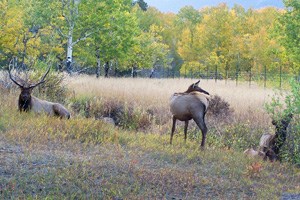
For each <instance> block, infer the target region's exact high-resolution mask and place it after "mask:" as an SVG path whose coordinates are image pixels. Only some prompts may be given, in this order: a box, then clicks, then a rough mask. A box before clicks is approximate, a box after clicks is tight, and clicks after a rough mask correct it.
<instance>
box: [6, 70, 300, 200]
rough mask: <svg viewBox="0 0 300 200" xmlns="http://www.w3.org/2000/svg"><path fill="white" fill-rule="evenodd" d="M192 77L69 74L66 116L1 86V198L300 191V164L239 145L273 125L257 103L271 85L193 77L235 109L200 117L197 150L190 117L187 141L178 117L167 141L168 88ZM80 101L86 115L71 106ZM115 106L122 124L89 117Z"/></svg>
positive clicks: (254, 195) (273, 195)
mask: <svg viewBox="0 0 300 200" xmlns="http://www.w3.org/2000/svg"><path fill="white" fill-rule="evenodd" d="M195 81H196V80H191V79H167V80H165V79H123V78H120V79H114V78H109V79H102V78H100V79H96V78H93V77H87V76H80V77H70V78H67V79H66V80H65V84H66V86H67V87H68V89H69V91H70V92H69V94H68V97H67V98H68V99H67V100H66V102H65V105H66V106H67V107H68V108H69V109H70V110H71V112H72V118H71V119H70V120H60V119H56V118H51V117H47V116H43V115H40V116H36V115H35V114H33V113H19V112H18V111H17V106H16V100H17V96H18V90H14V89H11V90H10V91H7V90H6V89H3V88H2V89H0V91H1V96H0V102H1V107H0V198H1V199H280V197H281V196H282V194H283V193H291V194H298V193H300V185H299V182H300V169H299V168H297V167H295V166H293V165H292V164H290V163H279V162H275V163H270V162H264V161H262V160H260V159H255V158H246V157H245V156H244V155H243V153H242V152H243V150H244V149H245V148H248V147H249V146H252V145H258V139H259V137H260V135H261V133H263V132H265V131H268V132H273V127H272V125H271V123H270V121H271V118H270V116H269V115H268V114H267V113H266V112H265V110H264V103H265V102H266V101H268V100H270V98H271V97H270V95H273V94H274V92H273V91H272V90H269V89H263V88H260V87H258V86H255V85H252V86H251V87H249V85H239V86H235V83H234V82H228V83H227V84H225V82H217V83H215V82H214V81H206V80H203V81H202V82H201V83H200V86H201V87H202V88H203V89H205V90H207V91H209V92H210V93H211V94H212V95H219V96H221V97H222V98H223V99H224V100H226V101H227V102H228V103H229V104H230V106H231V108H232V109H233V113H232V114H231V115H230V116H221V117H217V118H216V117H213V115H208V116H207V123H208V127H209V131H208V141H207V146H206V148H205V150H204V151H203V150H201V149H199V141H200V139H201V137H199V133H198V132H199V131H198V129H197V128H196V127H195V125H192V126H191V128H190V129H189V130H188V135H189V138H188V140H187V143H186V144H185V143H184V142H183V135H182V126H180V123H178V126H177V131H176V135H175V136H176V137H175V138H174V141H173V145H169V144H168V142H169V133H170V128H171V127H170V126H171V121H170V119H171V116H170V113H169V107H168V101H169V97H170V95H171V94H172V93H174V92H182V91H184V90H186V88H187V87H188V86H189V85H190V84H191V83H193V82H195ZM87 102H89V106H90V107H91V108H90V109H91V110H90V111H89V117H88V118H87V116H85V113H84V112H81V111H78V110H80V109H78V107H80V106H81V104H83V105H86V103H87ZM79 103H81V104H79ZM124 105H125V106H124ZM120 107H121V108H124V109H125V111H130V112H131V114H130V115H129V114H128V116H127V118H126V120H124V117H123V118H122V120H123V121H122V123H125V122H126V123H128V124H127V126H113V125H110V124H107V123H105V122H103V121H101V120H95V119H94V116H96V114H97V113H96V112H98V111H99V112H103V113H109V111H111V110H112V109H114V108H120ZM74 108H75V109H74ZM127 108H128V110H126V109H127ZM129 108H130V109H133V110H130V109H129ZM107 110H109V111H107ZM150 111H151V112H150ZM149 113H150V114H149ZM125 114H126V112H125ZM150 115H151V116H152V117H151V116H150ZM153 116H154V117H153ZM148 118H151V119H148ZM141 119H142V120H141ZM147 120H148V121H147ZM132 121H136V124H133V122H132ZM146 125H147V126H146ZM145 127H147V128H145ZM220 138H222V139H220ZM249 142H250V143H251V144H249Z"/></svg>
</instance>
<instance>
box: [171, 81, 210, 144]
mask: <svg viewBox="0 0 300 200" xmlns="http://www.w3.org/2000/svg"><path fill="white" fill-rule="evenodd" d="M199 82H200V80H199V81H197V82H196V83H194V84H192V85H190V86H189V88H188V89H187V90H186V91H185V92H183V93H174V94H173V95H172V96H171V99H170V111H171V113H172V115H173V116H172V117H173V125H172V130H171V138H170V144H172V139H173V135H174V131H175V126H176V120H180V121H184V122H185V126H184V141H185V142H186V138H187V128H188V125H189V120H191V119H193V120H194V121H195V122H196V124H197V126H198V127H199V128H200V130H201V132H202V142H201V147H204V145H205V138H206V133H207V127H206V124H205V114H206V111H207V108H208V105H209V101H208V100H209V93H208V92H206V91H205V90H203V89H202V88H200V87H199V86H198V84H199Z"/></svg>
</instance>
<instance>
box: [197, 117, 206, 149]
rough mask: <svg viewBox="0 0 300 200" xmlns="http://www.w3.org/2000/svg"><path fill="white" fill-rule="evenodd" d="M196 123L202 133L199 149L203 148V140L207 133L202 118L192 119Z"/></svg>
mask: <svg viewBox="0 0 300 200" xmlns="http://www.w3.org/2000/svg"><path fill="white" fill-rule="evenodd" d="M194 121H195V122H196V124H197V126H198V127H199V128H200V130H201V132H202V142H201V147H202V148H203V147H204V145H205V139H206V133H207V127H206V124H205V121H204V117H198V118H197V119H194Z"/></svg>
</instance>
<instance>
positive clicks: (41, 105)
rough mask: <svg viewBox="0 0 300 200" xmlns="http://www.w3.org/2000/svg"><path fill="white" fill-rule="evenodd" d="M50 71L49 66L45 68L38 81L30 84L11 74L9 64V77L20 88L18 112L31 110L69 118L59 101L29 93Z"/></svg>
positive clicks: (43, 80)
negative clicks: (48, 99)
mask: <svg viewBox="0 0 300 200" xmlns="http://www.w3.org/2000/svg"><path fill="white" fill-rule="evenodd" d="M49 71H50V67H49V68H48V69H47V71H46V73H45V74H44V75H43V76H42V78H41V80H40V81H39V82H38V83H35V84H30V83H27V82H26V81H24V80H23V79H21V78H19V77H17V79H18V81H17V79H16V78H15V77H14V76H13V75H12V74H11V68H10V66H9V69H8V72H9V78H10V79H11V80H12V82H14V83H15V84H16V85H17V86H19V88H20V89H21V93H20V95H19V101H18V107H19V111H20V112H23V111H25V112H27V111H30V110H32V111H33V112H35V113H46V114H48V115H49V116H58V117H60V118H67V119H69V118H70V113H69V111H68V110H67V109H66V108H65V107H64V106H63V105H61V104H59V103H53V102H49V101H45V100H41V99H39V98H37V97H35V96H33V95H31V93H32V90H33V89H34V88H35V87H36V86H38V85H40V84H42V83H44V82H45V77H46V76H47V74H48V73H49Z"/></svg>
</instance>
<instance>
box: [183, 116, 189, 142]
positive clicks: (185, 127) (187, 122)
mask: <svg viewBox="0 0 300 200" xmlns="http://www.w3.org/2000/svg"><path fill="white" fill-rule="evenodd" d="M188 125H189V121H185V124H184V143H186V137H187V129H188Z"/></svg>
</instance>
